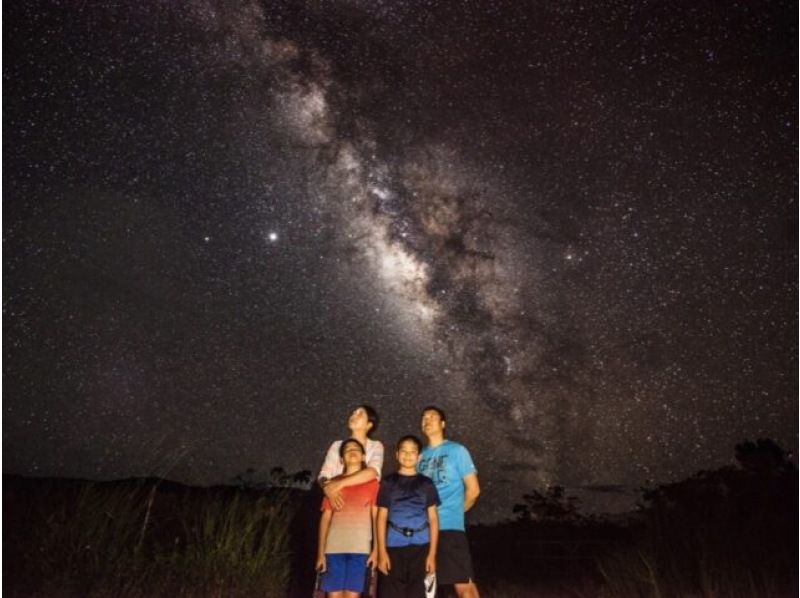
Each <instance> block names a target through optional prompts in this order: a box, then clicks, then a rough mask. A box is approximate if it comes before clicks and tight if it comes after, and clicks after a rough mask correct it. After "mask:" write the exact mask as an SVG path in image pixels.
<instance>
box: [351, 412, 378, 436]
mask: <svg viewBox="0 0 800 598" xmlns="http://www.w3.org/2000/svg"><path fill="white" fill-rule="evenodd" d="M356 409H363V410H364V411H366V412H367V421H368V422H369V423H371V424H372V426H371V427H370V429H369V430H367V438H372V435H373V434H374V433H375V430H377V429H378V422H380V418H379V417H378V412H377V411H375V408H374V407H373V406H372V405H359V406H358V407H356Z"/></svg>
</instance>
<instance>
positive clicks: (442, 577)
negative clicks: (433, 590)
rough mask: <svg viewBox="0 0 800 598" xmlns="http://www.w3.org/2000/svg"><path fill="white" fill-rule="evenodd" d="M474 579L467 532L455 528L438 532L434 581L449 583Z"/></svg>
mask: <svg viewBox="0 0 800 598" xmlns="http://www.w3.org/2000/svg"><path fill="white" fill-rule="evenodd" d="M470 581H475V574H474V573H473V572H472V557H471V556H470V554H469V544H467V534H465V533H464V532H460V531H456V530H444V531H441V532H439V547H438V549H437V550H436V583H437V584H439V585H451V584H454V583H469V582H470Z"/></svg>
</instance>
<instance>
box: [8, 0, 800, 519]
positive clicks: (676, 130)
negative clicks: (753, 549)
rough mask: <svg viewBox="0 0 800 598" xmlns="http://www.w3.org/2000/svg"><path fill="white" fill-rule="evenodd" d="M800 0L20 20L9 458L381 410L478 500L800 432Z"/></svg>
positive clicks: (610, 484)
mask: <svg viewBox="0 0 800 598" xmlns="http://www.w3.org/2000/svg"><path fill="white" fill-rule="evenodd" d="M791 12H792V9H791V7H790V6H788V4H786V5H783V4H776V3H770V4H767V3H764V4H763V6H756V5H751V4H748V5H747V6H739V5H732V6H730V7H729V10H726V11H714V10H711V9H698V8H694V7H691V6H685V7H683V6H645V5H638V4H623V3H597V4H594V5H591V6H582V5H579V4H568V3H557V4H555V5H552V6H549V5H548V6H527V5H524V3H497V2H485V3H481V2H478V3H468V4H464V5H463V6H462V7H461V9H460V10H457V11H454V10H452V5H449V7H448V3H426V4H413V3H408V4H407V3H399V2H394V3H386V4H384V3H380V2H369V3H358V2H341V3H330V4H326V5H324V6H323V5H321V4H320V5H317V4H316V3H307V4H302V3H293V2H287V3H264V4H263V5H262V4H259V3H249V4H244V5H241V6H239V7H232V6H229V5H228V4H227V3H215V2H210V1H209V2H200V1H196V2H190V3H185V4H182V5H181V6H177V5H175V6H169V5H167V4H158V3H144V4H142V5H141V6H130V7H124V6H115V5H113V4H110V3H109V4H99V5H92V6H82V7H80V8H79V9H77V8H74V7H72V6H67V5H64V6H62V5H60V4H59V3H57V2H52V3H49V2H40V3H26V4H25V6H24V7H17V8H14V9H9V10H8V11H7V13H8V14H6V15H5V22H6V27H7V33H6V38H7V43H8V44H9V46H8V47H9V48H10V49H9V50H8V51H7V59H6V61H5V63H4V79H5V83H6V94H5V101H6V106H5V113H6V117H5V124H6V127H5V130H4V131H5V132H4V137H5V138H4V141H5V143H4V166H5V169H4V186H5V200H6V201H5V210H4V216H5V221H4V222H5V226H4V233H5V237H4V266H5V270H4V290H5V293H4V324H5V328H6V336H5V339H4V345H5V346H4V352H5V357H6V359H5V362H4V366H5V368H4V375H5V382H4V390H5V391H6V393H5V401H4V415H5V425H4V448H5V449H6V451H5V454H6V458H5V461H4V470H5V471H7V472H15V473H24V474H31V475H68V476H82V477H93V478H109V477H120V476H128V475H144V474H149V473H153V472H156V473H162V474H165V475H168V476H169V477H173V478H177V479H180V480H183V481H187V482H191V483H216V482H224V481H226V480H230V479H231V478H232V477H233V476H234V475H236V474H238V473H241V472H242V471H244V470H245V469H246V468H248V467H253V468H255V469H256V471H257V472H261V473H262V474H263V475H266V472H267V471H268V470H269V468H270V467H271V466H273V465H283V466H285V467H287V468H289V469H303V468H308V469H315V468H316V467H317V466H318V461H319V458H320V456H321V455H322V452H323V451H324V447H325V446H326V443H327V441H328V440H329V439H330V438H332V437H335V436H337V435H340V434H342V433H343V432H344V430H343V429H342V428H343V422H344V419H345V416H346V413H347V412H348V409H350V408H351V407H352V406H353V405H354V404H357V403H359V402H369V403H372V404H374V405H375V406H376V407H377V408H378V409H379V411H380V412H381V413H382V415H383V418H384V423H383V425H382V429H381V433H380V437H381V438H382V439H383V440H384V441H385V442H387V443H389V444H391V443H392V441H393V439H394V438H395V437H397V436H399V435H400V434H403V433H406V432H409V431H416V427H417V418H418V414H419V409H420V408H421V407H422V406H424V405H426V404H429V403H438V404H440V405H441V406H443V407H444V408H445V409H446V410H447V412H448V413H449V414H450V424H451V425H450V429H451V432H452V435H453V437H454V438H457V439H459V440H461V441H463V442H465V443H466V444H467V445H468V446H469V447H470V448H471V450H472V452H473V456H474V458H475V460H476V462H477V464H478V468H479V471H480V474H481V480H482V482H483V485H484V495H483V497H482V499H481V504H480V505H479V507H478V510H477V512H476V518H478V519H479V518H493V517H504V516H509V515H510V507H511V505H512V504H513V502H514V501H515V500H518V497H519V496H520V495H521V494H522V493H523V492H524V491H525V490H526V489H528V488H534V487H537V488H541V487H543V486H544V485H546V484H552V483H559V484H563V485H565V486H567V488H568V490H569V492H571V493H573V494H577V495H579V496H580V498H581V499H582V500H583V501H584V502H585V504H586V506H587V508H590V509H591V508H594V509H605V508H622V507H623V506H626V505H630V504H631V502H630V501H631V497H632V496H633V494H632V490H633V489H634V488H636V487H637V486H639V485H641V484H643V483H646V482H648V481H650V482H660V481H666V480H675V479H679V478H681V477H684V476H687V475H690V474H691V473H693V472H694V471H696V470H698V469H700V468H708V467H717V466H721V465H724V464H726V463H728V462H730V461H731V459H732V456H733V446H734V445H735V444H736V443H737V442H739V441H741V440H743V439H745V438H756V437H771V438H775V439H776V440H777V441H778V442H780V443H781V444H782V445H783V446H784V447H785V448H787V449H788V450H791V451H792V452H796V419H797V408H796V382H797V380H796V357H797V351H796V335H795V331H796V326H797V318H796V313H795V309H794V306H795V305H796V298H797V285H796V276H795V275H796V270H797V251H796V228H797V224H796V223H797V219H796V211H797V207H796V185H797V177H796V164H795V156H796V149H797V148H796V126H797V111H796V106H795V104H794V98H795V97H796V93H797V82H796V71H797V56H796V47H797V43H796V31H795V30H794V29H793V28H792V27H791V26H790V25H789V24H787V23H789V22H790V21H791V18H788V17H787V16H786V15H787V14H789V13H791ZM791 22H793V21H791ZM8 40H10V41H8ZM257 475H259V474H258V473H257Z"/></svg>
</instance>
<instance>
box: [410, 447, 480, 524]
mask: <svg viewBox="0 0 800 598" xmlns="http://www.w3.org/2000/svg"><path fill="white" fill-rule="evenodd" d="M417 471H419V472H420V473H421V474H423V475H426V476H428V477H429V478H431V479H432V480H433V483H434V484H435V485H436V490H437V492H438V493H439V500H440V501H441V505H439V529H441V530H460V531H464V477H465V476H467V475H469V474H471V473H477V472H478V470H477V469H476V468H475V464H474V463H473V462H472V457H471V456H470V454H469V451H468V450H467V449H466V447H464V446H463V445H461V444H459V443H457V442H453V441H452V440H445V441H444V442H442V444H440V445H439V446H436V447H429V446H428V447H425V448H424V449H423V450H422V455H421V458H420V460H419V464H418V465H417Z"/></svg>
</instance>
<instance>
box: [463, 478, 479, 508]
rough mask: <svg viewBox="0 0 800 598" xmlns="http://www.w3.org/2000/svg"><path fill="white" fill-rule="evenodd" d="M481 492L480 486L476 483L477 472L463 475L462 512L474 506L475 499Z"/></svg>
mask: <svg viewBox="0 0 800 598" xmlns="http://www.w3.org/2000/svg"><path fill="white" fill-rule="evenodd" d="M480 493H481V486H480V484H479V483H478V474H477V473H470V474H467V475H465V476H464V512H465V513H466V512H467V511H469V510H470V509H471V508H472V507H474V506H475V501H477V500H478V496H479V495H480Z"/></svg>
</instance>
